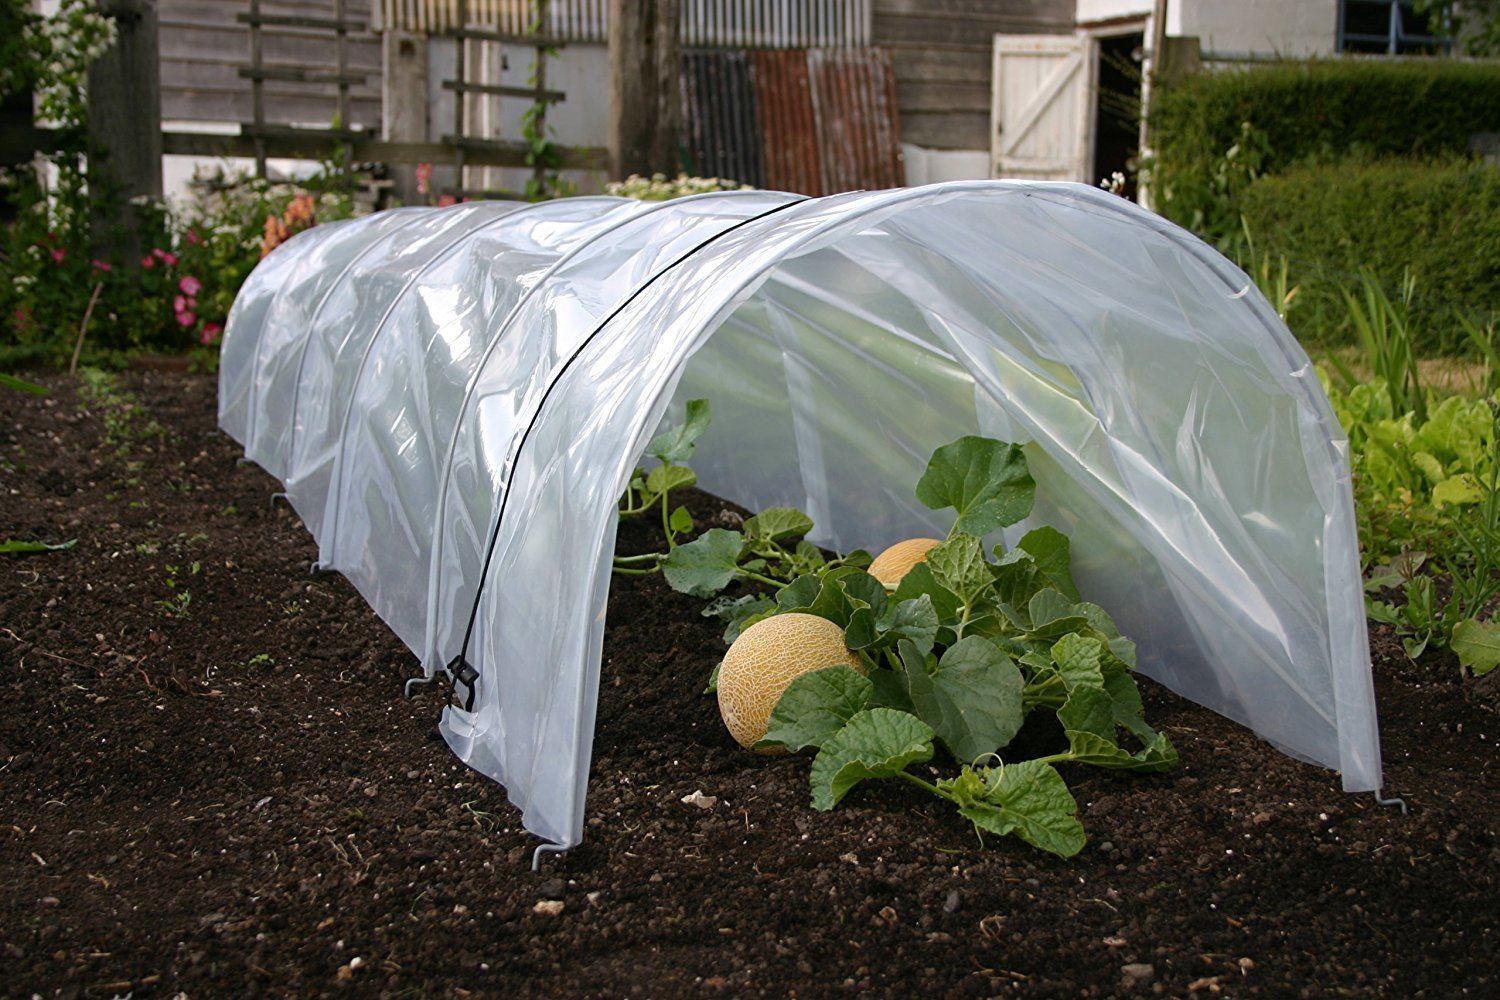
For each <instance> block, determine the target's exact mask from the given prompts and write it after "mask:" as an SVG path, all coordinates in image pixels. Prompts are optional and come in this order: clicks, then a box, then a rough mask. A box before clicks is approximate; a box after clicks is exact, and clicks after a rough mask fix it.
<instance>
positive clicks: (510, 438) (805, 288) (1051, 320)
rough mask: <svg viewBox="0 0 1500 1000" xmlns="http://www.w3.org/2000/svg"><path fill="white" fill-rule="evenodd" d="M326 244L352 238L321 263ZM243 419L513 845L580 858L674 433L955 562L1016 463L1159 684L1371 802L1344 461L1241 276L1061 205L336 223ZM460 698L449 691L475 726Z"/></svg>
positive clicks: (269, 286) (238, 398)
mask: <svg viewBox="0 0 1500 1000" xmlns="http://www.w3.org/2000/svg"><path fill="white" fill-rule="evenodd" d="M325 229H328V230H330V231H329V232H324V230H325ZM220 380H221V391H220V423H221V426H223V427H224V429H225V430H226V431H228V432H229V433H231V434H233V435H234V436H235V437H236V438H238V439H239V440H241V441H243V442H245V444H246V452H247V454H248V455H249V456H250V457H251V458H253V459H255V460H256V461H258V462H260V463H261V464H262V465H264V466H265V467H266V468H268V469H269V470H271V471H272V472H273V473H274V474H276V475H277V476H278V477H280V478H282V479H283V481H285V482H286V483H287V485H288V490H289V494H290V497H291V499H292V501H293V502H294V504H295V505H296V506H297V509H298V511H299V512H300V513H301V514H302V515H303V517H304V519H305V521H306V523H307V524H308V526H309V528H310V529H311V530H312V531H313V533H314V534H315V535H316V537H317V538H318V542H319V552H320V560H321V562H322V564H323V565H324V566H325V567H328V568H333V569H337V570H340V571H342V572H344V573H345V574H346V575H348V576H349V578H350V579H351V580H352V581H353V582H354V584H355V585H356V586H357V587H358V588H359V590H360V591H361V593H363V594H364V595H365V597H366V598H367V599H368V600H369V601H370V602H371V604H372V606H373V607H374V608H375V609H376V610H377V612H379V614H380V615H381V616H382V617H383V618H384V619H385V620H386V621H388V622H389V623H390V624H391V626H392V628H393V629H394V630H395V631H396V633H397V634H398V635H399V636H400V637H401V639H402V640H403V641H404V642H405V643H406V644H407V645H408V646H409V647H410V648H411V649H412V650H413V651H414V652H416V654H417V655H418V656H419V657H420V658H421V660H422V664H423V668H424V670H425V671H426V672H427V673H428V674H429V675H431V674H432V673H434V672H436V671H438V670H440V669H448V668H449V667H450V664H454V663H455V662H456V658H457V657H459V656H460V654H462V656H463V663H466V664H467V665H470V666H472V668H473V670H474V678H473V683H472V688H473V701H472V709H471V710H469V709H466V708H462V707H458V706H452V707H449V708H448V709H447V710H446V711H445V713H444V717H443V721H442V730H443V732H444V734H445V736H446V738H447V740H448V742H449V744H450V745H451V746H452V747H453V749H454V751H455V752H456V753H457V754H458V755H459V756H460V757H461V758H462V759H463V760H465V761H466V762H467V763H469V764H470V765H471V766H473V767H475V768H476V769H478V770H480V771H481V772H483V773H485V774H487V775H489V776H491V777H492V778H494V779H496V780H497V781H500V782H502V783H503V784H504V785H505V786H506V788H507V790H508V792H509V794H510V796H511V799H512V801H514V802H515V803H516V804H517V805H518V806H519V807H520V808H521V809H522V812H523V818H524V822H525V824H526V826H527V828H528V829H530V830H532V831H533V832H535V833H537V834H538V835H540V836H542V837H544V838H546V839H547V840H549V841H551V842H552V843H554V844H558V845H564V846H571V845H573V844H577V843H578V842H579V840H580V838H581V836H582V830H583V816H584V791H585V788H586V785H587V776H588V769H589V760H590V748H591V744H592V739H593V730H594V711H595V703H596V701H597V696H598V682H599V664H600V656H601V651H602V648H603V639H604V628H605V608H606V603H607V598H608V593H609V583H610V565H611V557H612V554H613V549H614V538H615V527H616V515H615V505H616V503H617V501H618V499H619V497H620V494H621V493H622V492H623V490H624V487H625V483H626V481H627V479H628V477H629V475H630V473H631V470H632V469H633V468H634V467H635V465H636V463H637V462H638V460H639V457H640V455H641V452H642V450H643V449H644V447H645V444H646V442H647V441H648V440H649V438H650V436H651V435H652V433H653V432H654V431H655V430H656V429H657V428H658V426H659V425H660V424H661V422H662V421H663V420H664V419H666V418H667V417H668V416H669V414H670V413H671V411H672V410H673V409H675V408H677V407H679V406H680V404H681V402H682V401H683V400H686V399H688V398H693V397H700V396H701V397H707V398H709V399H710V400H711V401H712V403H713V407H714V421H713V424H712V425H711V427H710V429H709V431H708V432H707V433H706V434H705V435H704V436H703V438H702V439H701V440H700V443H699V446H698V450H697V452H696V454H695V455H694V460H693V465H694V468H695V469H696V470H697V471H698V473H699V479H700V482H701V484H702V485H703V486H704V487H705V488H707V489H709V490H711V491H713V492H716V493H719V494H721V495H723V496H725V497H728V498H729V499H731V500H734V501H736V502H739V503H741V504H744V505H746V506H749V507H752V508H753V507H759V506H764V505H768V504H789V505H793V506H797V507H801V508H803V509H805V510H807V511H808V512H809V513H810V514H811V515H812V516H813V517H814V518H815V520H816V521H817V525H818V528H817V533H816V534H815V536H814V539H813V540H814V541H817V542H819V543H822V544H825V545H830V546H834V547H838V548H851V547H855V546H860V547H865V548H870V549H876V548H879V547H880V546H882V545H884V544H887V543H889V542H892V541H895V540H898V539H900V538H904V537H910V536H913V535H918V534H933V533H937V534H941V533H943V532H944V531H946V528H947V525H946V523H944V522H943V520H942V518H941V516H940V515H937V514H934V512H932V511H930V510H927V509H926V508H924V507H922V506H921V505H920V504H918V503H917V502H916V501H915V500H914V499H913V497H912V486H913V484H914V483H915V482H916V480H917V479H918V477H919V476H920V475H921V472H922V470H923V468H924V466H925V463H926V459H927V456H928V455H929V454H930V453H931V451H932V449H933V448H935V447H936V446H938V445H940V444H943V443H946V442H948V441H951V440H952V439H954V438H955V437H958V436H960V435H962V434H968V433H984V434H988V435H991V436H996V437H1001V438H1005V439H1008V440H1015V441H1021V442H1023V443H1025V445H1026V448H1027V453H1028V457H1029V459H1030V463H1031V466H1032V470H1033V474H1034V476H1035V477H1036V479H1037V482H1038V502H1037V507H1036V511H1035V512H1034V514H1033V517H1032V519H1031V520H1030V521H1029V522H1027V523H1025V524H1022V525H1017V526H1015V527H1014V528H1013V529H1010V531H1012V532H1014V534H1011V535H1010V538H1009V539H1008V540H1014V538H1015V537H1017V536H1018V535H1019V533H1022V532H1024V531H1026V530H1029V529H1030V528H1031V527H1034V526H1036V525H1037V524H1043V523H1045V524H1052V525H1054V526H1056V527H1058V528H1060V529H1061V530H1063V531H1065V532H1066V533H1068V534H1069V535H1070V536H1072V538H1073V540H1074V544H1073V552H1074V573H1075V575H1076V577H1077V579H1078V582H1079V585H1080V589H1081V590H1082V591H1083V593H1084V595H1085V597H1087V598H1088V599H1090V600H1093V601H1097V602H1098V603H1100V604H1102V605H1103V606H1105V607H1106V608H1107V609H1108V610H1109V611H1110V612H1111V613H1112V614H1113V615H1114V616H1115V618H1116V620H1117V621H1118V623H1119V624H1120V626H1121V628H1122V630H1123V631H1125V632H1126V633H1127V634H1129V635H1131V636H1132V637H1133V638H1135V639H1136V640H1137V642H1138V643H1139V649H1138V653H1139V657H1140V662H1141V670H1142V672H1143V673H1145V674H1147V675H1148V676H1151V677H1153V678H1155V679H1157V680H1159V681H1161V682H1162V683H1164V684H1166V685H1167V686H1169V687H1170V688H1172V689H1173V690H1175V691H1177V692H1178V693H1180V694H1182V695H1184V696H1185V697H1188V698H1191V699H1193V700H1195V701H1197V702H1199V703H1201V704H1203V705H1206V706H1207V707H1209V708H1212V709H1214V710H1215V711H1218V712H1220V713H1222V714H1224V715H1226V716H1228V717H1229V718H1231V719H1234V720H1236V721H1238V722H1241V723H1243V724H1244V725H1246V726H1248V727H1250V728H1251V729H1253V730H1255V731H1256V732H1257V733H1259V734H1261V735H1262V736H1263V737H1265V738H1266V739H1267V740H1269V741H1270V742H1272V743H1273V744H1275V745H1276V746H1277V747H1279V748H1281V749H1282V750H1284V751H1286V752H1287V753H1290V754H1292V755H1294V756H1297V757H1299V758H1302V759H1305V760H1309V761H1314V762H1317V763H1320V764H1323V765H1325V766H1327V767H1330V768H1336V769H1338V770H1340V771H1341V772H1342V775H1343V782H1344V787H1345V788H1346V789H1348V790H1350V791H1363V790H1373V789H1376V788H1378V787H1379V785H1380V755H1379V738H1378V733H1377V729H1376V721H1375V708H1374V697H1373V690H1372V685H1371V679H1370V665H1369V651H1368V648H1367V640H1366V636H1365V631H1364V628H1365V625H1364V613H1363V604H1362V590H1361V586H1360V576H1359V561H1358V548H1357V540H1356V537H1355V526H1354V512H1353V502H1352V498H1351V495H1350V490H1349V466H1348V457H1347V447H1346V443H1345V441H1344V439H1343V436H1342V434H1341V432H1340V430H1339V427H1338V424H1337V422H1336V421H1335V419H1334V417H1333V414H1332V412H1331V410H1330V409H1329V406H1328V403H1327V401H1326V400H1325V399H1324V397H1323V395H1322V391H1321V389H1320V387H1319V385H1318V381H1317V378H1316V375H1315V373H1314V372H1313V370H1312V366H1311V364H1310V362H1309V361H1308V359H1307V356H1306V354H1305V353H1303V351H1302V350H1301V349H1300V348H1299V347H1298V346H1297V344H1296V343H1295V341H1294V340H1293V339H1292V337H1291V335H1290V334H1289V333H1288V331H1287V330H1286V328H1285V326H1284V325H1282V323H1281V322H1280V320H1279V319H1278V318H1277V317H1276V314H1275V312H1274V311H1273V310H1272V309H1271V308H1270V306H1269V305H1268V304H1267V303H1266V302H1265V300H1264V299H1263V298H1262V296H1261V295H1260V294H1259V292H1258V291H1256V289H1255V287H1254V285H1253V283H1252V282H1251V281H1250V280H1249V279H1248V278H1247V277H1246V276H1245V275H1244V274H1243V273H1242V272H1240V271H1239V270H1238V269H1236V268H1235V267H1234V266H1233V265H1231V264H1230V263H1229V262H1228V261H1226V260H1225V259H1224V258H1223V257H1221V256H1219V255H1218V254H1217V253H1215V252H1214V251H1213V250H1211V249H1210V248H1208V247H1207V246H1205V245H1204V244H1203V243H1201V242H1200V241H1198V240H1197V239H1195V238H1193V237H1192V236H1190V235H1189V234H1187V233H1185V232H1183V231H1182V230H1180V229H1177V228H1176V227H1174V226H1172V225H1171V224H1169V223H1167V222H1165V221H1164V220H1162V219H1160V218H1159V217H1157V216H1154V215H1151V214H1149V213H1146V212H1144V211H1141V210H1140V209H1138V208H1136V207H1135V206H1133V205H1131V204H1129V203H1127V202H1125V201H1123V200H1121V199H1119V198H1116V197H1113V196H1111V195H1107V194H1104V193H1103V192H1100V191H1097V190H1094V189H1091V188H1088V187H1084V186H1080V185H1071V184H1047V183H1026V182H1013V181H993V182H960V183H954V184H945V185H935V186H932V187H927V188H917V189H907V190H896V191H883V192H873V193H855V194H846V195H837V196H833V197H829V198H821V199H801V198H798V197H797V196H794V195H784V194H777V193H771V192H725V193H719V194H710V195H703V196H699V197H695V198H686V199H680V200H677V201H672V202H665V203H659V204H653V205H642V204H638V203H632V202H623V201H619V200H616V199H607V198H578V199H567V200H562V201H556V202H549V203H545V204H541V205H528V206H519V207H517V206H514V205H504V206H501V205H483V204H479V205H467V206H456V207H453V208H448V209H409V210H402V211H400V212H391V213H384V214H383V215H380V216H374V217H371V218H369V219H365V220H360V221H357V222H351V223H347V224H344V225H342V226H339V227H337V228H334V227H317V228H315V229H313V230H311V231H310V232H309V233H307V234H304V235H302V236H299V237H298V238H296V239H294V240H292V241H290V242H289V243H288V244H287V245H286V246H285V247H283V248H281V249H278V250H277V251H276V252H274V253H273V254H271V255H270V257H268V258H267V260H266V261H265V262H264V263H263V264H262V265H261V266H260V267H259V268H258V269H257V270H256V271H255V273H254V274H253V275H252V276H251V278H250V280H249V281H248V282H247V283H246V286H245V288H244V290H243V291H242V292H241V294H240V298H239V300H238V301H237V302H236V305H235V309H234V311H233V313H232V314H231V317H230V324H229V329H228V331H227V332H226V336H225V343H224V353H223V359H222V363H221V374H220ZM465 689H466V686H465V685H459V686H458V687H457V691H458V693H459V694H460V696H461V697H462V696H463V694H464V692H465Z"/></svg>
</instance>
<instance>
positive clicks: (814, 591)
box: [776, 573, 823, 611]
mask: <svg viewBox="0 0 1500 1000" xmlns="http://www.w3.org/2000/svg"><path fill="white" fill-rule="evenodd" d="M822 588H823V581H822V580H820V579H819V578H818V577H817V576H816V575H815V574H812V573H804V574H803V575H801V576H799V577H797V579H795V580H793V581H792V582H791V583H789V584H787V585H786V586H785V587H782V588H781V589H780V590H778V591H776V603H777V604H779V605H781V608H782V610H784V611H795V610H796V609H798V608H805V607H807V606H808V605H809V604H811V603H812V602H813V601H815V600H817V599H818V591H819V590H821V589H822Z"/></svg>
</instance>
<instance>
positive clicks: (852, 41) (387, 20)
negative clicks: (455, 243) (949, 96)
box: [379, 0, 874, 48]
mask: <svg viewBox="0 0 1500 1000" xmlns="http://www.w3.org/2000/svg"><path fill="white" fill-rule="evenodd" d="M465 2H466V3H467V4H468V20H469V26H471V27H483V28H494V29H495V30H497V31H504V32H509V33H513V34H521V33H523V32H525V31H526V30H527V29H528V28H529V27H530V25H531V21H532V0H465ZM680 3H681V18H682V44H683V45H685V46H692V47H695V48H809V47H814V46H822V47H828V48H857V47H861V46H866V45H869V44H870V32H871V25H872V23H873V17H874V0H680ZM458 6H459V0H380V7H379V10H380V22H381V24H382V25H388V26H391V27H395V28H400V29H403V30H406V31H424V32H441V31H447V30H448V29H450V28H456V27H459V24H458ZM547 21H548V24H547V26H546V28H547V30H546V34H548V35H551V36H553V37H555V38H565V39H568V40H569V41H575V42H604V41H608V39H609V0H551V3H550V5H549V10H548V17H547Z"/></svg>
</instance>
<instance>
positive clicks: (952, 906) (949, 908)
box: [943, 889, 958, 913]
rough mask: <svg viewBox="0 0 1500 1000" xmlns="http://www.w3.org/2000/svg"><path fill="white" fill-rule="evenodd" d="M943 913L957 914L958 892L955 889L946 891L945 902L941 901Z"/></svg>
mask: <svg viewBox="0 0 1500 1000" xmlns="http://www.w3.org/2000/svg"><path fill="white" fill-rule="evenodd" d="M943 912H944V913H956V912H958V890H957V889H949V890H948V898H947V899H945V900H943Z"/></svg>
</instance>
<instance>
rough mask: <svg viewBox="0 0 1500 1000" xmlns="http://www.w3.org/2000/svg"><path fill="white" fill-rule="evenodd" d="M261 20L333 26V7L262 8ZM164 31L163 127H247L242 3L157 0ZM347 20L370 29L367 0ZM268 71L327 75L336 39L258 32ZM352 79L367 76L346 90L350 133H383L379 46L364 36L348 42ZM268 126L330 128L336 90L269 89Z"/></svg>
mask: <svg viewBox="0 0 1500 1000" xmlns="http://www.w3.org/2000/svg"><path fill="white" fill-rule="evenodd" d="M260 6H261V13H263V14H278V15H279V14H286V15H297V16H302V17H322V18H331V17H332V16H333V13H334V2H333V0H285V2H283V0H262V3H261V5H260ZM156 9H157V17H158V20H159V23H160V25H161V35H160V48H161V103H162V108H161V110H162V118H163V119H165V120H167V121H220V122H228V121H232V122H239V121H249V120H250V118H251V108H250V81H249V80H246V79H243V78H242V77H240V75H239V68H240V67H241V66H244V65H246V64H247V63H248V62H249V60H250V28H249V26H248V25H244V24H241V23H239V22H238V21H237V20H236V19H235V18H236V16H237V15H239V14H242V13H245V12H247V11H249V9H250V4H249V3H248V2H247V0H157V4H156ZM345 10H346V11H347V14H346V16H347V17H349V18H351V19H357V20H360V21H364V22H365V23H366V24H368V23H369V21H370V0H346V3H345ZM263 37H264V43H263V44H264V59H265V62H266V64H267V65H268V66H295V67H300V68H304V69H312V70H318V71H327V72H330V73H331V72H332V71H333V70H334V53H333V41H332V39H333V36H332V35H331V34H330V33H329V32H326V31H322V32H314V31H308V30H305V29H299V28H288V27H274V28H273V27H267V28H265V29H263ZM348 46H349V48H348V61H349V68H350V70H351V71H354V72H360V73H368V74H370V75H369V77H368V78H367V79H366V80H365V82H364V84H363V85H356V86H354V87H353V88H351V90H350V98H351V100H350V117H351V118H352V121H349V122H345V123H344V124H345V125H346V126H348V125H354V124H359V125H364V126H366V127H367V128H370V129H373V130H375V131H377V132H378V131H379V129H380V38H379V36H378V35H374V34H371V33H368V32H367V33H365V34H363V35H351V36H350V38H349V42H348ZM265 92H266V120H267V121H270V122H296V123H313V122H321V123H327V122H330V121H332V119H333V116H334V109H335V95H336V93H337V90H336V88H335V87H334V85H333V84H331V83H328V84H305V83H290V82H281V81H275V80H268V81H266V85H265Z"/></svg>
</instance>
